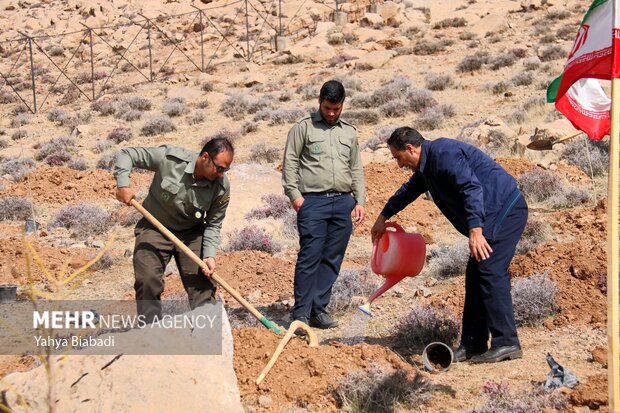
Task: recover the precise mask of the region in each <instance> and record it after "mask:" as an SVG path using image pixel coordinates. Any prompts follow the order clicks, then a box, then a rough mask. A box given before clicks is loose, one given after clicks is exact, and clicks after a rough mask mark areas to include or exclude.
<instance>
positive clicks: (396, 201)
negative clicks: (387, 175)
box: [381, 172, 428, 219]
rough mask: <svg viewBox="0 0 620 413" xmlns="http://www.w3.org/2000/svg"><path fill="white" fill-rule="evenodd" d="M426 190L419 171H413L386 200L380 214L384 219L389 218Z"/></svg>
mask: <svg viewBox="0 0 620 413" xmlns="http://www.w3.org/2000/svg"><path fill="white" fill-rule="evenodd" d="M427 190H428V188H427V185H426V181H425V180H424V177H423V176H422V174H421V173H419V172H416V173H414V174H413V176H412V177H411V178H410V179H409V180H408V181H407V182H405V183H404V184H403V185H402V186H401V187H400V188H399V189H398V191H396V192H395V193H394V195H392V197H391V198H390V199H389V200H388V201H387V203H386V204H385V206H384V207H383V210H382V211H381V215H383V216H384V217H385V218H386V219H390V218H391V217H393V216H394V215H396V214H398V213H399V212H400V211H402V210H403V209H405V207H406V206H407V205H409V204H410V203H412V202H413V201H415V200H416V199H417V198H418V197H419V196H420V195H421V194H423V193H424V192H426V191H427Z"/></svg>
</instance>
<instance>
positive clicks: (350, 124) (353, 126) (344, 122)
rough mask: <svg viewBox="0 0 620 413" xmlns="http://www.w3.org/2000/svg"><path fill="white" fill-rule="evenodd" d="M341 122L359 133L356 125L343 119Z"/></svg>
mask: <svg viewBox="0 0 620 413" xmlns="http://www.w3.org/2000/svg"><path fill="white" fill-rule="evenodd" d="M340 122H342V123H343V124H345V125H347V126H350V127H352V128H353V129H354V130H355V131H357V127H356V126H355V125H354V124H352V123H350V122H347V121H346V120H344V119H342V118H341V119H340Z"/></svg>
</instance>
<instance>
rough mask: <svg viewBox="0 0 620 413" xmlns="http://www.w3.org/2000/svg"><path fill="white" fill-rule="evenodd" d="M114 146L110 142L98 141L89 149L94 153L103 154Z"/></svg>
mask: <svg viewBox="0 0 620 413" xmlns="http://www.w3.org/2000/svg"><path fill="white" fill-rule="evenodd" d="M113 146H114V143H113V142H110V141H99V142H97V143H96V144H95V146H93V148H92V149H91V150H92V151H93V152H94V153H104V152H105V151H107V150H108V149H110V148H111V147H113Z"/></svg>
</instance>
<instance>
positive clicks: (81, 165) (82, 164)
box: [67, 158, 88, 171]
mask: <svg viewBox="0 0 620 413" xmlns="http://www.w3.org/2000/svg"><path fill="white" fill-rule="evenodd" d="M67 166H68V167H69V168H71V169H75V170H76V171H85V170H87V169H88V164H87V163H86V160H85V159H84V158H73V160H71V161H70V162H69V163H68V164H67Z"/></svg>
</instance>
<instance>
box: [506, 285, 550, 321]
mask: <svg viewBox="0 0 620 413" xmlns="http://www.w3.org/2000/svg"><path fill="white" fill-rule="evenodd" d="M557 292H558V287H557V286H556V283H555V282H554V281H552V280H551V279H549V277H548V276H547V275H546V274H535V275H532V276H531V277H527V278H517V279H515V280H514V281H513V283H512V290H511V294H512V305H513V307H514V313H515V322H516V323H517V325H518V326H535V325H538V324H540V323H541V322H542V321H543V320H544V319H545V318H547V317H549V316H550V315H552V314H554V313H555V312H556V311H557V305H556V303H555V295H556V294H557Z"/></svg>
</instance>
